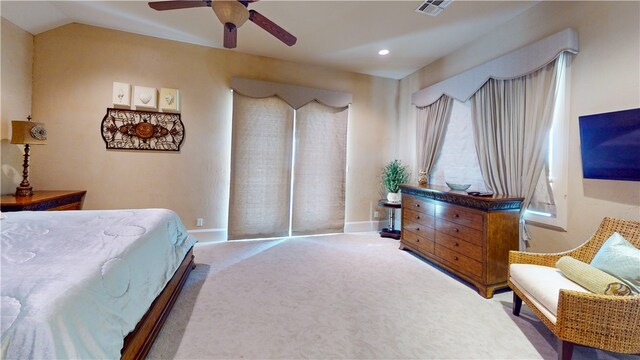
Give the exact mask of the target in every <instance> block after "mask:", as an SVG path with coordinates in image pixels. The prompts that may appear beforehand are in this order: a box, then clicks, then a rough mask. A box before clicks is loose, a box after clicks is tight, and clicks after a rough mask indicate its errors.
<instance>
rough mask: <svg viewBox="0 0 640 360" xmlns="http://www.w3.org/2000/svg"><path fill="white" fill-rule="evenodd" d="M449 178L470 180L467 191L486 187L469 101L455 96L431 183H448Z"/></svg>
mask: <svg viewBox="0 0 640 360" xmlns="http://www.w3.org/2000/svg"><path fill="white" fill-rule="evenodd" d="M446 182H449V183H455V184H471V187H470V188H469V190H468V191H486V188H485V186H484V180H483V179H482V173H481V172H480V165H479V164H478V154H477V152H476V147H475V142H474V140H473V125H472V124H471V104H470V102H469V101H467V102H465V103H463V102H460V101H458V100H453V108H452V109H451V118H450V119H449V124H448V125H447V129H446V130H445V135H444V141H443V143H442V149H441V150H440V156H439V157H438V159H437V160H436V163H435V165H434V166H433V170H432V171H431V176H430V177H429V183H430V184H434V185H442V186H446Z"/></svg>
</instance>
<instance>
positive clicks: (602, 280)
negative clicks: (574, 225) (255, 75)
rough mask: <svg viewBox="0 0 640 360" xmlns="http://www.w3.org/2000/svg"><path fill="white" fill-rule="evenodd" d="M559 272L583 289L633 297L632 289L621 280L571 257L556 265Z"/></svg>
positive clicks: (564, 257) (561, 259)
mask: <svg viewBox="0 0 640 360" xmlns="http://www.w3.org/2000/svg"><path fill="white" fill-rule="evenodd" d="M556 267H557V268H558V270H560V271H561V272H562V274H563V275H564V276H566V277H567V278H569V280H571V281H573V282H575V283H577V284H578V285H580V286H582V287H583V288H585V289H587V290H589V291H591V292H593V293H596V294H604V295H619V296H624V295H631V288H630V287H629V286H627V285H626V284H625V283H623V282H622V281H620V280H619V279H617V278H615V277H613V276H611V275H609V274H607V273H606V272H604V271H602V270H599V269H597V268H595V267H593V266H591V265H589V264H587V263H584V262H582V261H580V260H578V259H574V258H572V257H571V256H563V257H561V258H560V260H558V262H557V263H556Z"/></svg>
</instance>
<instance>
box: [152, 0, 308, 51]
mask: <svg viewBox="0 0 640 360" xmlns="http://www.w3.org/2000/svg"><path fill="white" fill-rule="evenodd" d="M256 1H258V0H172V1H151V2H149V7H151V8H152V9H154V10H158V11H164V10H176V9H187V8H195V7H205V6H206V7H210V8H212V9H213V12H215V13H216V16H217V17H218V19H219V20H220V22H221V23H223V24H224V47H225V48H227V49H233V48H235V47H236V45H237V39H238V32H237V29H238V28H239V27H240V26H242V24H244V23H245V22H246V21H247V20H251V21H253V22H254V23H255V24H256V25H258V26H260V27H261V28H263V29H264V30H266V31H267V32H268V33H269V34H271V35H273V36H275V37H276V38H277V39H278V40H280V41H282V42H283V43H285V44H287V45H289V46H293V45H294V44H295V43H296V41H297V40H298V39H297V38H296V37H295V36H293V35H291V34H290V33H289V32H287V31H286V30H285V29H283V28H281V27H280V26H278V25H277V24H276V23H274V22H273V21H271V20H269V19H267V18H266V17H265V16H264V15H262V14H260V13H259V12H257V11H255V10H249V9H248V6H249V4H250V3H252V2H256Z"/></svg>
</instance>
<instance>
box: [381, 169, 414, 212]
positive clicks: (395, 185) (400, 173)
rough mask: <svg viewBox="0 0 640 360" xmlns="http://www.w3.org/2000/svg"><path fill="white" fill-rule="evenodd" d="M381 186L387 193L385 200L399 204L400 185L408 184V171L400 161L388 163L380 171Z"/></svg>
mask: <svg viewBox="0 0 640 360" xmlns="http://www.w3.org/2000/svg"><path fill="white" fill-rule="evenodd" d="M381 177H382V184H383V185H384V187H385V188H386V189H387V191H388V192H389V193H388V194H387V200H389V201H390V202H400V199H401V198H400V194H399V193H398V192H399V191H400V184H404V183H407V182H409V169H408V168H407V166H405V165H403V164H402V161H400V160H393V161H391V162H389V163H388V164H387V165H386V166H385V167H384V169H383V170H382V176H381Z"/></svg>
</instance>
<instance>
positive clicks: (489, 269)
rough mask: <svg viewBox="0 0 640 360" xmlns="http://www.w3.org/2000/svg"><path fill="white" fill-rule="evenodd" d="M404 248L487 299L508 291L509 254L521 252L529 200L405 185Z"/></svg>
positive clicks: (402, 247)
mask: <svg viewBox="0 0 640 360" xmlns="http://www.w3.org/2000/svg"><path fill="white" fill-rule="evenodd" d="M400 189H401V190H402V238H401V239H400V249H401V250H405V249H407V250H411V251H413V252H415V253H417V254H419V255H421V256H422V257H424V258H425V259H427V260H429V261H431V262H433V263H434V264H436V265H438V266H440V267H442V268H444V269H445V270H448V271H450V272H451V273H454V274H455V275H457V276H459V277H461V278H462V279H464V280H466V281H468V282H470V283H471V284H473V285H474V286H475V287H476V288H477V289H478V293H479V294H480V295H482V296H484V297H485V298H491V297H493V292H494V291H495V290H496V289H500V288H506V287H507V275H508V268H509V251H510V250H518V243H519V240H518V229H519V227H518V222H519V215H520V208H521V206H522V201H523V200H524V199H522V198H517V197H510V196H503V195H493V196H490V197H476V196H471V195H467V194H466V193H462V192H455V191H449V189H448V188H447V187H445V186H434V185H422V186H414V185H406V184H404V185H400Z"/></svg>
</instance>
